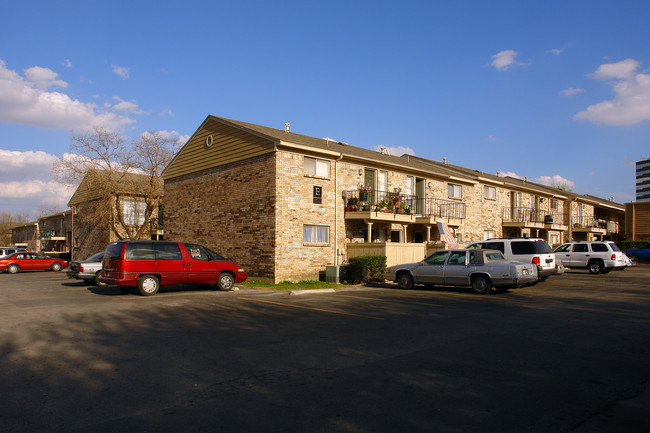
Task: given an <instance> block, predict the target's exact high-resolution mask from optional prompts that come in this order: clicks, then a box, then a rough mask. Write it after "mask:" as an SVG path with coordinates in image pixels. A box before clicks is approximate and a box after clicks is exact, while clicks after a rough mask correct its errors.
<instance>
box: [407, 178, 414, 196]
mask: <svg viewBox="0 0 650 433" xmlns="http://www.w3.org/2000/svg"><path fill="white" fill-rule="evenodd" d="M414 184H415V179H413V176H406V195H407V196H408V198H411V197H412V196H413V186H414Z"/></svg>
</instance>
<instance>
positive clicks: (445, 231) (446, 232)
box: [438, 222, 458, 248]
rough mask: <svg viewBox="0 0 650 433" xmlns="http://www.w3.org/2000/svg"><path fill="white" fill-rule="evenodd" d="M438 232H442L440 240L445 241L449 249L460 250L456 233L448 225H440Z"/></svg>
mask: <svg viewBox="0 0 650 433" xmlns="http://www.w3.org/2000/svg"><path fill="white" fill-rule="evenodd" d="M438 231H439V232H440V239H442V240H443V241H445V243H446V244H447V245H448V246H449V248H458V242H456V238H455V237H454V232H452V231H451V229H450V228H449V225H447V223H441V222H439V223H438Z"/></svg>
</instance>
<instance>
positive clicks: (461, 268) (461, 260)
mask: <svg viewBox="0 0 650 433" xmlns="http://www.w3.org/2000/svg"><path fill="white" fill-rule="evenodd" d="M474 267H475V266H474V265H473V264H469V263H468V261H467V250H463V251H452V252H451V254H449V259H448V260H447V266H445V276H444V284H450V285H453V286H462V285H464V284H469V278H468V275H469V274H470V273H471V272H472V270H473V269H474Z"/></svg>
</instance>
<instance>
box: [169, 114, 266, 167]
mask: <svg viewBox="0 0 650 433" xmlns="http://www.w3.org/2000/svg"><path fill="white" fill-rule="evenodd" d="M209 135H212V146H210V147H207V146H206V139H207V138H208V136H209ZM273 151H274V144H273V142H272V141H271V140H269V139H267V138H263V137H259V136H256V135H254V134H251V133H249V132H246V131H242V130H238V129H235V128H232V127H230V126H227V125H223V124H221V123H217V122H215V121H213V120H211V119H208V120H206V122H204V124H203V125H202V126H201V128H199V129H198V130H197V131H196V133H195V134H194V135H193V136H192V138H190V140H189V141H188V142H187V144H186V145H185V146H184V147H183V148H182V149H181V150H180V152H179V153H178V154H177V155H176V157H175V158H174V160H173V161H172V162H171V163H170V164H169V166H168V167H167V168H166V169H165V172H164V173H163V178H164V179H165V180H167V179H173V178H175V177H178V176H183V175H186V174H189V173H194V172H197V171H201V170H206V169H209V168H214V167H218V166H221V165H225V164H230V163H233V162H237V161H242V160H244V159H249V158H253V157H256V156H261V155H264V154H267V153H270V152H273Z"/></svg>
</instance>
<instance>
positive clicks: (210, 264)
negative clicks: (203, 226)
mask: <svg viewBox="0 0 650 433" xmlns="http://www.w3.org/2000/svg"><path fill="white" fill-rule="evenodd" d="M246 278H248V275H247V274H246V272H245V271H244V269H243V268H242V267H241V266H239V265H237V264H235V263H233V262H231V261H230V260H227V259H224V258H223V257H221V256H220V255H219V254H217V253H215V252H214V251H211V250H210V249H208V248H206V247H204V246H201V245H196V244H191V243H183V242H170V241H119V242H112V243H110V244H108V247H107V248H106V252H105V254H104V260H103V262H102V275H101V276H100V277H99V281H100V282H102V283H106V284H111V285H117V287H119V288H120V290H122V291H123V292H124V293H129V292H131V291H133V290H134V289H136V288H137V290H138V292H140V294H141V295H143V296H151V295H155V294H156V293H157V292H158V289H159V288H160V286H168V285H174V284H210V285H215V284H216V285H217V286H218V287H219V289H221V290H230V289H232V287H233V286H234V284H235V283H241V282H244V281H246Z"/></svg>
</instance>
